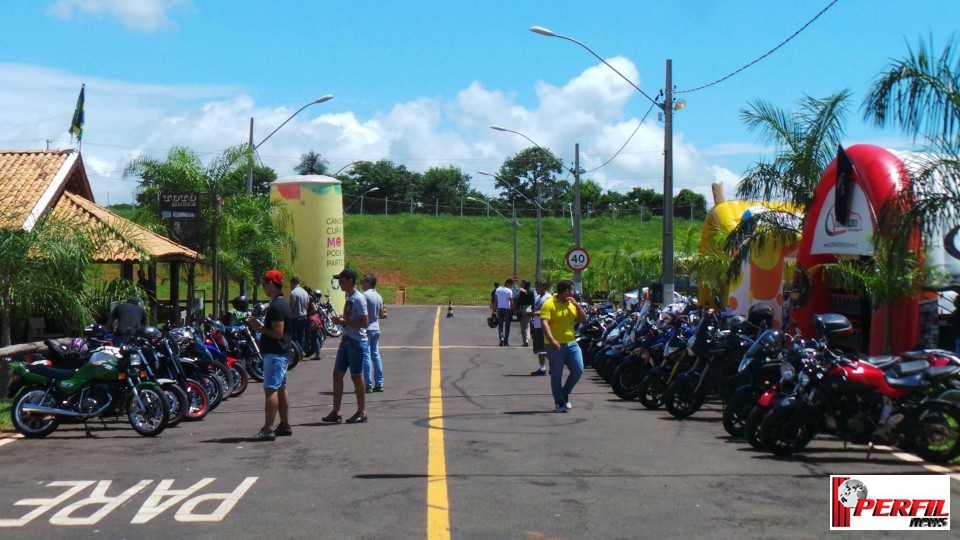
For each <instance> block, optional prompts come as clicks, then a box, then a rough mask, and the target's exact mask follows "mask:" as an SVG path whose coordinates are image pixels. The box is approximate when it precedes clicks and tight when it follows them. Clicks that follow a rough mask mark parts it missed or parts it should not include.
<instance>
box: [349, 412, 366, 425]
mask: <svg viewBox="0 0 960 540" xmlns="http://www.w3.org/2000/svg"><path fill="white" fill-rule="evenodd" d="M366 421H367V415H365V414H360V413H359V412H358V413H354V415H353V416H351V417H350V418H347V423H348V424H363V423H366Z"/></svg>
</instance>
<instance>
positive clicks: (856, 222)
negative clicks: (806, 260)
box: [810, 182, 874, 255]
mask: <svg viewBox="0 0 960 540" xmlns="http://www.w3.org/2000/svg"><path fill="white" fill-rule="evenodd" d="M835 190H836V187H834V188H832V189H831V192H830V193H827V198H826V200H827V201H835V200H836V198H835V193H833V192H834V191H835ZM848 197H849V200H850V206H849V209H848V210H847V220H846V223H843V222H841V221H840V220H839V219H838V218H837V215H836V206H835V205H834V206H830V207H827V206H826V205H824V211H822V212H820V215H819V216H818V217H817V224H816V229H815V231H814V236H813V242H812V243H811V245H810V253H811V254H832V255H873V253H874V247H873V241H872V240H871V239H870V237H871V236H873V234H874V224H873V221H874V220H873V211H872V210H871V209H870V203H869V202H868V201H867V196H866V194H864V192H863V189H861V187H860V184H858V183H856V182H851V185H850V192H849V194H848Z"/></svg>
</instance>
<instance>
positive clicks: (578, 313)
mask: <svg viewBox="0 0 960 540" xmlns="http://www.w3.org/2000/svg"><path fill="white" fill-rule="evenodd" d="M573 294H574V292H573V282H572V281H570V280H567V279H564V280H562V281H560V282H559V283H557V293H556V294H555V295H553V297H551V298H550V299H549V300H547V301H546V302H544V303H543V306H542V307H541V308H540V322H541V324H542V327H543V337H544V338H546V340H547V342H549V345H548V346H547V347H546V350H547V360H548V361H549V362H550V390H551V391H552V392H553V401H554V403H555V404H556V409H554V412H558V413H565V412H567V411H568V410H570V408H571V407H572V406H571V405H570V394H571V393H572V392H573V388H574V387H575V386H576V385H577V382H578V381H579V380H580V377H581V376H582V375H583V353H582V352H581V351H580V345H579V344H577V340H576V339H575V335H574V331H573V325H574V324H575V323H581V324H583V323H585V322H587V313H586V312H585V311H583V308H582V307H580V303H579V302H577V301H576V300H575V299H574V297H573ZM564 366H566V367H567V369H568V370H570V374H569V375H567V380H566V382H563V383H562V380H563V367H564ZM561 383H562V384H561Z"/></svg>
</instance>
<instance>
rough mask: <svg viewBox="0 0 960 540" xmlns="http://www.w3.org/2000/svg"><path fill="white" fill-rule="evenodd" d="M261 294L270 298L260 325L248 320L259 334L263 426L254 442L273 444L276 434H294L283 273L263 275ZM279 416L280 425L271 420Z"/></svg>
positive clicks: (256, 321)
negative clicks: (290, 413)
mask: <svg viewBox="0 0 960 540" xmlns="http://www.w3.org/2000/svg"><path fill="white" fill-rule="evenodd" d="M263 292H264V293H266V295H267V296H268V297H269V298H270V305H269V306H267V311H266V314H265V315H264V318H263V324H261V323H260V321H259V320H257V318H256V317H253V316H252V315H251V316H250V318H249V319H248V320H247V322H248V324H249V325H250V326H251V329H252V330H254V331H257V330H259V331H260V352H261V353H262V354H263V395H264V406H263V416H264V419H263V427H262V428H260V431H259V432H257V434H256V435H254V436H253V440H255V441H273V440H276V438H277V435H279V436H281V437H284V436H289V435H293V430H292V429H291V428H290V418H289V412H290V399H289V397H288V396H287V363H288V362H289V360H290V357H291V356H292V355H293V344H292V338H291V336H290V321H291V319H292V317H291V313H290V304H288V303H287V300H286V299H285V298H284V297H283V274H281V273H280V271H279V270H270V271H269V272H267V273H266V274H264V275H263ZM278 412H279V413H280V424H278V425H277V429H276V430H274V429H273V421H274V420H275V419H276V417H277V413H278Z"/></svg>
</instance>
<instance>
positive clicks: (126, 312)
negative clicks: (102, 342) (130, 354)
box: [107, 297, 147, 347]
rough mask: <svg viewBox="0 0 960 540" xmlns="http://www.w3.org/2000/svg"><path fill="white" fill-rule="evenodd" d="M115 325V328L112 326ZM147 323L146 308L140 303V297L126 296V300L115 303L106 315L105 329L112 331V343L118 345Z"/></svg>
mask: <svg viewBox="0 0 960 540" xmlns="http://www.w3.org/2000/svg"><path fill="white" fill-rule="evenodd" d="M114 325H116V328H114ZM146 325H147V310H145V309H143V306H141V305H140V299H139V298H136V297H131V298H128V299H127V301H126V302H123V303H120V304H117V306H116V307H115V308H113V311H111V312H110V316H109V317H107V330H108V331H109V332H113V344H114V345H116V346H117V347H119V346H120V345H123V344H124V343H127V342H128V341H130V338H131V337H132V336H133V333H134V332H135V331H136V330H137V329H138V328H140V327H141V326H146Z"/></svg>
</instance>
